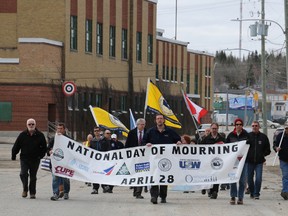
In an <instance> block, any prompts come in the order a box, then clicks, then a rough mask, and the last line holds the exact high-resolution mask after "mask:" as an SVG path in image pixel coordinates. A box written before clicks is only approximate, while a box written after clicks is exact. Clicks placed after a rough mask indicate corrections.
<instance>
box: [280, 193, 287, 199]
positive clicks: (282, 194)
mask: <svg viewBox="0 0 288 216" xmlns="http://www.w3.org/2000/svg"><path fill="white" fill-rule="evenodd" d="M281 196H282V197H283V199H284V200H288V192H281Z"/></svg>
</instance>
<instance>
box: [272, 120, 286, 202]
mask: <svg viewBox="0 0 288 216" xmlns="http://www.w3.org/2000/svg"><path fill="white" fill-rule="evenodd" d="M284 128H285V129H284V131H283V132H282V133H280V134H278V135H277V137H276V140H275V142H274V144H273V149H274V151H275V152H278V157H279V161H280V169H281V171H282V191H281V194H280V195H281V196H282V197H283V199H284V200H288V124H285V125H284ZM283 133H284V134H283ZM282 137H283V139H282V140H281V138H282ZM281 141H282V142H281Z"/></svg>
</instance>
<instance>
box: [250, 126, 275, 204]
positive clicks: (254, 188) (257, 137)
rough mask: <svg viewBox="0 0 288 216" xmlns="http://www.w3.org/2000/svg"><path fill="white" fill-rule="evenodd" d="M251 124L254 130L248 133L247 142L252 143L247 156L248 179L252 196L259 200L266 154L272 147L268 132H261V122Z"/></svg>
mask: <svg viewBox="0 0 288 216" xmlns="http://www.w3.org/2000/svg"><path fill="white" fill-rule="evenodd" d="M251 126H252V132H250V133H249V134H248V140H247V143H248V144H250V148H249V150H248V154H247V158H246V163H247V181H248V187H249V190H250V198H251V199H255V200H259V197H260V190H261V184H262V172H263V164H264V162H265V161H266V159H265V156H267V155H269V154H270V153H271V149H270V142H269V139H268V137H267V136H266V134H264V133H262V132H260V124H259V122H258V121H253V122H252V125H251ZM254 174H255V181H254Z"/></svg>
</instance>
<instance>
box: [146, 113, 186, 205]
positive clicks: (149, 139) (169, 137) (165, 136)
mask: <svg viewBox="0 0 288 216" xmlns="http://www.w3.org/2000/svg"><path fill="white" fill-rule="evenodd" d="M155 122H156V126H154V127H152V128H150V129H149V130H148V131H147V132H146V133H145V135H144V137H143V144H146V146H148V147H151V146H152V144H173V143H174V144H181V137H180V136H179V135H178V134H177V133H176V132H175V131H174V130H173V129H171V128H170V127H167V126H166V125H165V119H164V116H163V115H162V114H156V116H155ZM150 194H151V202H152V203H153V204H157V203H158V202H157V199H158V196H160V198H161V203H166V197H167V185H160V186H158V185H153V186H151V189H150Z"/></svg>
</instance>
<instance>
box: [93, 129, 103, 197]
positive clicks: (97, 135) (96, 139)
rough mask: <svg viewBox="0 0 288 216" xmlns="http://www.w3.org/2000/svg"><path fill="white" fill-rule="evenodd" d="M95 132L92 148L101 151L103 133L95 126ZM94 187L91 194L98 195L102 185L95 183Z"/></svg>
mask: <svg viewBox="0 0 288 216" xmlns="http://www.w3.org/2000/svg"><path fill="white" fill-rule="evenodd" d="M93 132H94V137H93V138H92V140H91V141H90V148H92V149H95V150H97V151H100V147H101V146H100V141H101V140H102V136H101V132H102V131H101V129H100V128H99V127H98V126H95V127H94V130H93ZM92 185H93V188H92V192H91V194H98V190H99V187H100V184H98V183H93V184H92Z"/></svg>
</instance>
